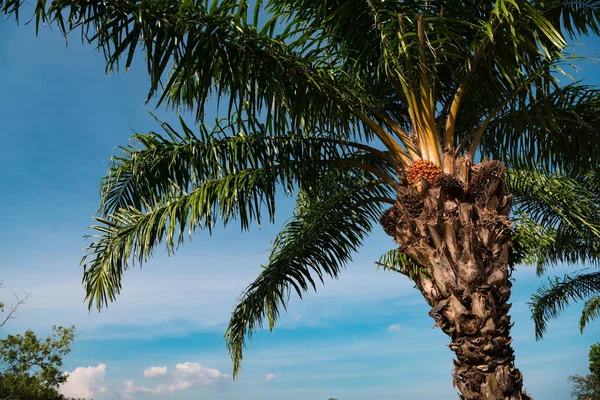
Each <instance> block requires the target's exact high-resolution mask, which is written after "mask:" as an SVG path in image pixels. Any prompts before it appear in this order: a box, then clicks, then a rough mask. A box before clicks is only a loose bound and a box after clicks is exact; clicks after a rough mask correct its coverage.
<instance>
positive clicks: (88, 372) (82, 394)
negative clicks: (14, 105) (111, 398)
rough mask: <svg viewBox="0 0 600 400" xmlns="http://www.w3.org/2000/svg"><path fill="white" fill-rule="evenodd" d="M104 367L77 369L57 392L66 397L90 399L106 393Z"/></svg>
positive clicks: (101, 365)
mask: <svg viewBox="0 0 600 400" xmlns="http://www.w3.org/2000/svg"><path fill="white" fill-rule="evenodd" d="M105 375H106V365H104V364H98V366H97V367H92V366H91V365H90V366H88V367H77V368H75V369H74V370H73V372H70V373H69V377H68V378H67V381H66V382H65V383H63V384H62V385H61V386H60V387H59V389H58V391H59V392H60V393H61V394H62V395H64V396H66V397H74V398H87V399H91V398H93V397H94V396H97V395H98V394H101V393H107V392H108V388H107V387H106V386H104V377H105Z"/></svg>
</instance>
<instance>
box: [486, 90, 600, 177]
mask: <svg viewBox="0 0 600 400" xmlns="http://www.w3.org/2000/svg"><path fill="white" fill-rule="evenodd" d="M599 111H600V90H598V89H596V88H593V87H589V86H582V85H577V84H572V85H567V86H564V87H555V88H553V90H551V91H550V92H548V91H545V90H544V89H543V88H538V89H537V91H536V92H535V95H534V94H530V93H528V92H524V93H522V95H521V96H519V97H518V98H516V100H515V102H514V103H513V104H511V105H508V106H507V107H506V109H505V111H504V112H503V113H501V114H500V115H499V116H498V117H497V118H495V119H494V120H493V121H491V123H490V124H489V126H488V130H487V133H486V135H485V136H484V137H483V139H482V143H481V144H482V146H481V148H480V150H481V154H482V155H483V156H488V157H491V158H495V159H499V160H502V161H503V162H506V163H508V164H509V165H511V166H515V167H528V168H544V169H547V170H554V169H557V168H560V169H563V170H573V171H575V172H579V171H586V170H588V168H589V167H590V166H595V165H600V151H599V150H598V149H600V146H599V144H600V113H599Z"/></svg>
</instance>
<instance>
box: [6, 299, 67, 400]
mask: <svg viewBox="0 0 600 400" xmlns="http://www.w3.org/2000/svg"><path fill="white" fill-rule="evenodd" d="M13 295H14V296H15V299H16V301H15V302H14V303H12V304H11V305H9V306H6V305H5V304H4V303H2V302H0V311H3V312H7V314H6V316H5V317H4V318H1V319H0V327H2V326H4V325H5V324H6V323H7V322H8V321H9V320H11V319H13V318H14V317H15V316H16V312H17V309H18V308H19V307H20V306H21V305H23V304H24V303H25V301H26V299H27V298H28V297H29V294H27V293H25V292H23V294H16V293H13ZM74 339H75V327H74V326H71V327H69V328H64V327H62V326H58V327H57V326H54V327H53V328H52V333H51V334H50V335H49V336H48V337H47V338H39V337H38V336H37V335H36V334H35V333H34V332H33V331H32V330H27V331H26V332H25V333H23V334H18V335H7V336H6V337H5V338H4V339H1V340H0V400H66V398H65V397H64V396H62V395H61V394H59V392H58V390H57V389H58V386H59V385H60V384H61V383H64V382H65V381H66V380H67V377H68V375H67V374H66V373H65V372H63V371H62V370H61V367H62V365H63V361H62V359H63V357H64V356H65V355H67V354H68V353H69V352H70V351H71V344H72V343H73V340H74Z"/></svg>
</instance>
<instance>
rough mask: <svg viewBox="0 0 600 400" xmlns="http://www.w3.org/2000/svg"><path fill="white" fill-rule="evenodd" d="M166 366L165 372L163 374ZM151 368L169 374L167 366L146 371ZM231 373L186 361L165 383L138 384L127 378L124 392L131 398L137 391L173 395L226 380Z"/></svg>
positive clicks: (177, 367) (178, 365) (153, 371)
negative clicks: (155, 384)
mask: <svg viewBox="0 0 600 400" xmlns="http://www.w3.org/2000/svg"><path fill="white" fill-rule="evenodd" d="M163 368H164V374H163ZM149 370H151V371H152V373H153V374H155V373H156V372H157V371H158V373H159V374H162V375H154V376H167V367H150V368H148V369H146V370H145V371H144V376H146V372H147V371H149ZM228 376H229V375H227V374H224V373H223V372H221V371H219V370H217V369H214V368H207V367H203V366H202V365H200V364H198V363H191V362H185V363H183V364H177V365H176V366H175V371H173V372H172V373H171V375H170V376H169V377H170V378H171V379H170V382H168V383H163V384H160V385H158V386H155V387H145V386H136V385H135V384H134V382H133V381H132V380H126V381H125V382H124V385H125V388H124V390H123V391H124V393H125V395H126V396H127V397H129V398H131V395H133V394H135V393H146V394H152V395H156V396H172V395H174V394H175V393H176V392H179V391H184V390H188V389H191V388H194V387H197V386H208V385H213V384H216V383H218V382H222V381H224V380H225V379H226V378H228Z"/></svg>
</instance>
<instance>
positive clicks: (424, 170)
mask: <svg viewBox="0 0 600 400" xmlns="http://www.w3.org/2000/svg"><path fill="white" fill-rule="evenodd" d="M406 172H407V174H406V179H407V180H408V182H409V183H410V184H412V185H414V184H416V183H418V182H420V181H421V178H423V179H424V180H425V181H426V182H427V183H429V184H430V185H433V184H435V182H436V181H437V179H438V178H439V177H440V176H441V175H442V170H441V169H440V168H439V167H438V166H437V165H435V164H434V163H432V162H431V161H427V160H417V161H415V162H414V163H413V164H412V165H411V166H410V167H408V169H407V170H406Z"/></svg>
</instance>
